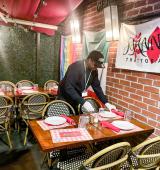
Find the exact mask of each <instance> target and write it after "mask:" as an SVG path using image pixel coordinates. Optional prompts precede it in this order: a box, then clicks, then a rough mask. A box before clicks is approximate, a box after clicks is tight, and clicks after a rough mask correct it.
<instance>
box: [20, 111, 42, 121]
mask: <svg viewBox="0 0 160 170" xmlns="http://www.w3.org/2000/svg"><path fill="white" fill-rule="evenodd" d="M22 118H23V119H28V120H34V119H41V118H42V115H41V114H39V113H32V112H29V114H28V115H22Z"/></svg>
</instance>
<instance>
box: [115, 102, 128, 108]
mask: <svg viewBox="0 0 160 170" xmlns="http://www.w3.org/2000/svg"><path fill="white" fill-rule="evenodd" d="M117 102H118V104H119V105H121V106H123V107H128V103H127V102H124V101H122V100H118V101H117Z"/></svg>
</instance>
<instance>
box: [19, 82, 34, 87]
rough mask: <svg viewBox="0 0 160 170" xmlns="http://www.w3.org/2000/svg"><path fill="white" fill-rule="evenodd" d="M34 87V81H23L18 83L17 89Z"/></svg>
mask: <svg viewBox="0 0 160 170" xmlns="http://www.w3.org/2000/svg"><path fill="white" fill-rule="evenodd" d="M25 86H26V87H33V86H34V83H33V82H32V81H29V80H21V81H19V82H17V83H16V87H17V88H21V87H25Z"/></svg>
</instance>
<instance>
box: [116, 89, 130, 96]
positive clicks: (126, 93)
mask: <svg viewBox="0 0 160 170" xmlns="http://www.w3.org/2000/svg"><path fill="white" fill-rule="evenodd" d="M118 93H119V94H120V95H122V96H127V97H128V96H129V93H128V92H126V91H123V90H119V92H118Z"/></svg>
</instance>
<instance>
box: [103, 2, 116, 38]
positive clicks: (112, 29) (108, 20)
mask: <svg viewBox="0 0 160 170" xmlns="http://www.w3.org/2000/svg"><path fill="white" fill-rule="evenodd" d="M104 18H105V29H106V40H107V41H112V40H118V39H119V23H118V11H117V6H116V5H109V6H107V7H105V8H104Z"/></svg>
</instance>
